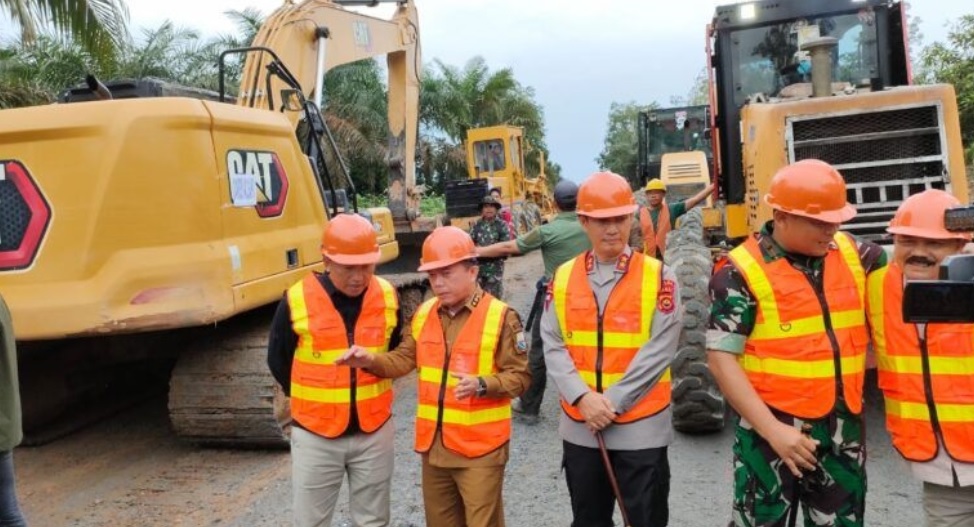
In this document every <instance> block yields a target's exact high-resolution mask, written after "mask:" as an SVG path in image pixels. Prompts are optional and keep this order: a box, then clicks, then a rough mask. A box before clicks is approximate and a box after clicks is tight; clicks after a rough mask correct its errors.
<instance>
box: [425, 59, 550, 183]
mask: <svg viewBox="0 0 974 527" xmlns="http://www.w3.org/2000/svg"><path fill="white" fill-rule="evenodd" d="M419 107H420V110H419V112H420V113H419V115H420V122H421V125H422V126H421V130H422V132H423V133H422V137H421V139H420V143H421V144H420V152H419V154H420V168H421V171H422V172H423V174H424V176H425V179H426V184H427V185H428V186H430V187H431V188H433V189H435V190H436V191H438V192H442V190H443V187H444V184H445V182H446V181H450V180H453V179H460V178H464V177H466V174H467V166H466V165H467V162H466V154H465V152H464V146H463V141H464V139H466V135H467V130H469V129H471V128H479V127H484V126H494V125H500V124H509V125H513V126H520V127H522V128H524V135H525V139H526V140H527V141H528V143H529V144H530V145H531V147H532V149H533V150H529V151H528V152H526V155H525V163H526V164H527V167H526V169H527V171H528V174H529V175H531V174H537V173H538V172H539V170H540V156H539V153H540V152H545V153H546V154H547V151H548V149H547V145H546V144H545V140H544V110H543V109H542V107H541V106H540V105H539V104H538V103H537V101H535V99H534V90H533V89H532V88H530V87H526V86H522V85H521V83H519V82H518V81H517V79H516V78H515V77H514V72H513V70H511V69H510V68H503V69H500V70H497V71H491V70H490V68H489V67H488V66H487V63H486V62H485V61H484V59H483V58H482V57H474V58H473V59H470V60H469V61H468V62H467V64H466V65H464V67H463V69H460V68H457V67H455V66H451V65H448V64H445V63H443V62H442V61H439V60H434V61H433V64H432V65H430V66H427V67H426V68H425V70H424V72H423V79H422V84H421V87H420V105H419ZM546 157H547V156H546ZM549 167H551V165H549ZM547 170H551V172H552V173H555V172H557V173H560V169H557V170H556V169H553V168H548V169H546V171H547ZM549 178H551V175H550V174H549Z"/></svg>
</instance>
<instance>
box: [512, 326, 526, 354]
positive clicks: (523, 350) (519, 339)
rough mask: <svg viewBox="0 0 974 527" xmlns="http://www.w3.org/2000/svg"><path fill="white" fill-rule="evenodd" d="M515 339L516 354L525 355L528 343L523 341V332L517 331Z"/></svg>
mask: <svg viewBox="0 0 974 527" xmlns="http://www.w3.org/2000/svg"><path fill="white" fill-rule="evenodd" d="M515 339H516V340H517V346H516V347H517V352H518V353H520V354H522V355H523V354H525V353H527V351H528V343H527V341H526V340H524V332H523V331H518V332H517V336H516V337H515Z"/></svg>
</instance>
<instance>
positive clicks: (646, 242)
mask: <svg viewBox="0 0 974 527" xmlns="http://www.w3.org/2000/svg"><path fill="white" fill-rule="evenodd" d="M656 225H657V226H658V227H659V229H658V230H657V229H654V228H653V218H652V216H650V215H649V207H642V208H640V209H639V226H640V227H641V228H642V233H643V253H644V254H646V255H647V256H652V257H656V249H657V248H659V253H660V255H662V254H663V253H664V252H666V233H668V232H670V208H669V207H668V206H667V205H666V202H665V201H664V202H663V204H662V205H661V206H660V211H659V216H657V218H656Z"/></svg>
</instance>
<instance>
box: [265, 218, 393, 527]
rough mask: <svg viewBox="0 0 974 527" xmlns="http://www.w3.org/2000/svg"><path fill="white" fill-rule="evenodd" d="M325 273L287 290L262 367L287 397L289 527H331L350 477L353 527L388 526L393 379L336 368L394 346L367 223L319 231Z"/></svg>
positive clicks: (389, 294) (351, 221)
mask: <svg viewBox="0 0 974 527" xmlns="http://www.w3.org/2000/svg"><path fill="white" fill-rule="evenodd" d="M321 251H322V256H323V259H324V262H325V273H323V274H318V273H311V274H309V275H307V276H306V277H305V278H304V279H303V280H301V281H300V282H298V283H296V284H294V285H293V286H292V287H291V288H290V289H288V291H287V293H286V294H285V296H284V300H282V301H281V303H280V305H279V306H278V308H277V313H276V314H275V315H274V321H273V323H272V326H271V335H270V341H269V343H268V353H267V362H268V366H269V367H270V369H271V373H272V374H273V375H274V378H275V379H276V380H277V382H278V383H280V385H281V386H282V387H283V389H284V392H285V393H286V394H288V395H289V396H290V397H291V416H292V417H293V419H294V424H293V427H292V430H291V462H292V469H291V471H292V472H291V473H292V480H293V486H294V518H295V522H294V523H295V525H298V526H305V525H308V526H311V525H315V526H318V525H331V521H332V515H333V513H334V510H335V504H336V503H337V501H338V492H339V490H340V489H341V486H342V480H343V479H344V478H345V474H346V473H347V474H348V482H349V502H350V506H349V509H350V515H351V520H352V524H353V525H356V526H363V527H364V526H372V527H380V526H387V525H389V522H390V507H389V491H390V480H391V478H392V466H393V456H394V437H393V434H394V432H395V426H394V424H393V423H392V422H390V419H389V418H390V416H391V415H392V382H391V381H389V380H388V379H381V378H379V377H376V376H374V375H372V374H370V373H369V372H367V371H364V370H361V369H357V368H349V367H347V366H338V365H335V364H334V362H335V360H336V359H338V358H339V357H341V356H342V354H344V353H345V352H346V351H347V350H348V349H349V347H350V346H352V345H355V346H360V347H363V348H366V349H369V350H371V351H372V352H374V353H379V354H384V353H386V352H387V351H388V350H389V348H390V346H395V345H397V344H398V343H399V334H400V327H401V320H400V315H399V299H398V296H397V295H396V290H395V288H394V287H393V286H392V285H391V284H389V282H386V281H385V280H383V279H382V278H379V277H377V276H375V275H374V274H373V273H374V271H375V264H376V262H378V261H379V245H378V243H377V241H376V233H375V228H374V227H373V226H372V223H371V222H369V221H368V220H366V219H365V218H363V217H361V216H358V215H353V214H339V215H337V216H335V217H334V218H332V219H331V220H330V221H329V222H328V224H327V225H326V226H325V230H324V234H323V237H322V243H321Z"/></svg>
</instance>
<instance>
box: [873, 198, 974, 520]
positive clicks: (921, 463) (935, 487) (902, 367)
mask: <svg viewBox="0 0 974 527" xmlns="http://www.w3.org/2000/svg"><path fill="white" fill-rule="evenodd" d="M959 206H960V202H959V201H958V200H957V198H955V197H954V196H951V195H950V194H948V193H946V192H944V191H942V190H932V189H931V190H926V191H924V192H921V193H919V194H915V195H913V196H910V197H909V198H907V199H906V200H905V201H904V202H903V204H902V205H900V208H899V209H898V210H897V211H896V215H895V216H893V220H892V221H891V222H890V225H889V228H887V229H886V231H887V232H889V233H890V234H892V235H893V261H892V262H891V263H890V265H889V266H888V267H886V268H884V269H880V270H878V271H876V272H874V273H872V274H870V275H869V279H868V285H867V288H868V291H869V302H868V305H869V310H868V311H869V322H870V327H871V329H872V337H873V347H874V349H875V351H876V357H877V361H878V366H879V387H880V388H881V389H882V390H883V395H884V396H885V398H886V428H887V429H888V430H889V433H890V436H891V437H892V440H893V446H894V447H895V448H896V450H897V451H898V452H899V453H900V455H901V456H903V458H904V459H906V460H907V461H908V462H909V464H910V470H911V471H912V472H913V476H914V477H915V478H917V479H919V480H920V481H922V482H923V508H924V510H925V511H926V516H927V527H962V526H971V525H974V324H941V323H937V324H933V323H931V324H912V323H908V322H904V321H903V287H904V285H905V284H906V282H909V281H911V280H936V279H937V273H938V266H939V265H940V263H941V262H942V261H943V260H944V258H946V257H947V256H950V255H954V254H959V253H960V252H961V251H963V249H964V245H965V244H966V243H967V242H969V241H970V240H971V233H969V232H967V233H958V232H950V231H948V230H947V229H946V228H945V227H944V212H945V211H946V210H947V209H950V208H953V207H959Z"/></svg>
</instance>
